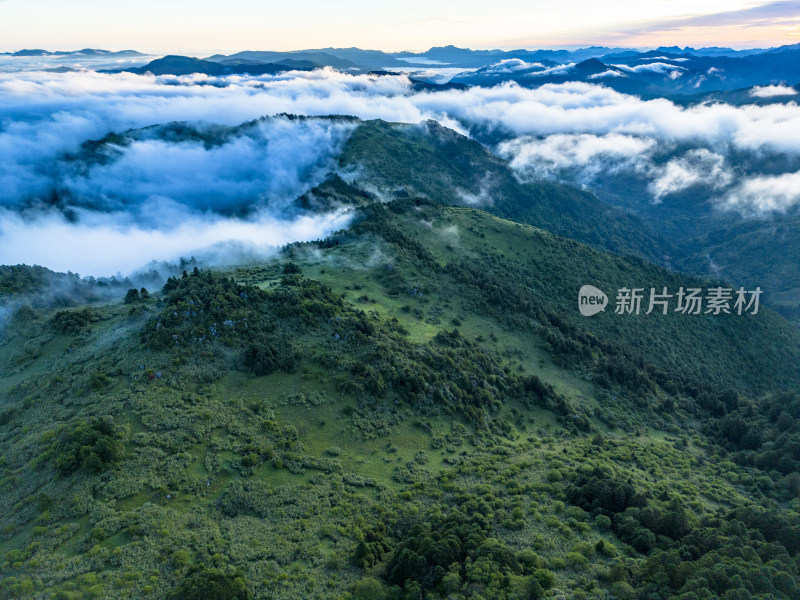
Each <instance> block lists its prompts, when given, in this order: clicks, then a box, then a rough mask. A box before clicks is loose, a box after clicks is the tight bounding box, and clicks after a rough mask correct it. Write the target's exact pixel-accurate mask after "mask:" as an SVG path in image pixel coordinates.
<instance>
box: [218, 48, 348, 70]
mask: <svg viewBox="0 0 800 600" xmlns="http://www.w3.org/2000/svg"><path fill="white" fill-rule="evenodd" d="M206 60H207V61H211V62H218V63H219V62H226V63H230V62H231V61H234V62H235V61H252V62H257V63H280V62H282V61H284V60H300V61H309V62H311V63H314V64H316V65H319V66H322V67H333V68H334V69H339V70H341V71H351V70H360V69H362V68H363V67H361V66H360V65H357V64H355V63H354V62H351V61H350V60H347V59H343V58H339V57H337V56H334V55H332V54H329V53H327V52H323V51H317V50H296V51H292V52H259V51H252V50H247V51H244V52H237V53H235V54H230V55H224V54H214V55H213V56H209V57H208V58H207V59H206Z"/></svg>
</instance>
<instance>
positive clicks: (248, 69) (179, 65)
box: [103, 55, 319, 75]
mask: <svg viewBox="0 0 800 600" xmlns="http://www.w3.org/2000/svg"><path fill="white" fill-rule="evenodd" d="M318 67H319V65H318V64H316V63H312V62H310V61H307V60H285V61H284V62H282V63H256V62H235V61H231V62H224V63H217V62H211V61H208V60H202V59H199V58H191V57H188V56H174V55H170V56H165V57H164V58H157V59H156V60H153V61H151V62H149V63H147V64H146V65H144V66H143V67H131V68H128V69H114V70H106V71H103V72H104V73H120V72H123V71H124V72H128V73H138V74H140V75H143V74H145V73H152V74H153V75H191V74H192V73H203V74H205V75H241V74H245V73H246V74H249V75H265V74H275V73H282V72H284V71H311V70H313V69H316V68H318Z"/></svg>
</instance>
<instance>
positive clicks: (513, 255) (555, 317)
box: [0, 197, 800, 600]
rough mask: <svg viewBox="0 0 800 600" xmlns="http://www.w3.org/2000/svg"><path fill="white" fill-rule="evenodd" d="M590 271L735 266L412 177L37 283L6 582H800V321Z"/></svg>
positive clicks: (652, 585) (102, 587)
mask: <svg viewBox="0 0 800 600" xmlns="http://www.w3.org/2000/svg"><path fill="white" fill-rule="evenodd" d="M189 270H191V269H189ZM20 277H21V278H22V280H21V281H22V283H20V282H19V281H17V278H20ZM9 281H10V283H11V285H13V286H14V287H13V291H10V288H7V287H6V288H3V289H2V291H3V294H4V296H3V297H4V298H7V299H8V298H13V297H15V296H16V295H17V294H19V293H20V292H21V291H24V290H25V289H26V284H25V283H24V281H25V278H24V268H20V269H19V274H17V275H15V278H14V279H13V280H9ZM587 282H591V283H593V284H594V285H596V286H598V287H599V288H600V289H603V290H606V291H608V292H612V290H615V289H617V288H619V287H620V286H625V285H647V286H653V287H656V288H657V289H661V288H662V287H668V288H669V289H675V288H676V287H679V286H685V287H692V286H703V287H705V286H707V285H710V282H705V281H701V280H697V279H694V278H687V277H685V276H682V275H679V274H676V273H673V272H669V271H666V270H663V269H660V268H657V267H654V266H652V265H649V264H647V263H645V262H643V261H641V260H633V259H625V258H621V257H619V256H615V255H611V254H608V253H604V252H600V251H596V250H593V249H591V248H589V247H587V246H584V245H581V244H579V243H576V242H574V241H572V240H568V239H564V238H561V237H558V236H555V235H553V234H551V233H548V232H546V231H543V230H540V229H536V228H533V227H530V226H527V225H523V224H519V223H515V222H513V221H507V220H504V219H501V218H498V217H495V216H492V215H490V214H488V213H486V212H483V211H481V210H477V209H474V208H466V207H448V206H444V205H442V204H441V203H438V202H432V201H430V200H427V199H425V198H422V197H411V198H405V199H397V200H394V201H389V202H375V201H372V202H370V203H367V204H364V205H362V208H361V209H360V210H359V217H358V219H357V220H356V221H355V222H354V224H353V225H352V226H351V227H350V228H349V229H348V230H346V231H342V232H339V233H337V234H335V235H334V236H332V237H331V238H328V239H326V240H322V241H320V242H315V243H310V244H295V245H292V246H291V247H288V248H286V249H285V250H284V252H283V253H282V254H281V255H280V256H279V257H278V258H276V259H273V260H269V261H263V262H256V263H253V264H249V265H243V266H242V267H240V268H238V269H235V270H231V271H228V272H215V271H208V270H197V269H195V270H194V271H192V272H189V273H184V275H182V276H178V277H173V278H170V279H169V280H168V281H167V282H166V284H165V285H164V286H163V288H161V289H160V290H158V289H152V288H151V289H150V290H146V291H145V292H142V290H139V289H131V290H129V292H128V293H127V294H126V295H125V300H124V301H116V302H106V303H95V304H91V305H85V306H80V307H76V308H73V309H69V310H64V309H50V308H46V307H45V308H38V309H36V308H29V307H25V306H23V307H21V308H18V309H17V310H16V311H15V312H14V313H13V314H12V315H11V316H10V317H9V319H8V321H7V322H6V326H5V328H4V330H3V335H2V338H0V358H2V360H0V365H2V372H0V397H2V404H0V452H1V453H2V457H3V459H2V461H1V462H0V487H2V490H3V494H4V498H5V504H6V506H7V507H8V508H7V509H6V510H4V511H2V513H0V525H2V529H1V530H2V532H3V536H2V538H0V549H2V551H3V556H4V557H5V558H4V563H3V571H4V578H3V579H2V580H0V593H2V594H3V595H4V596H5V597H13V598H27V597H30V598H46V597H51V596H53V595H55V596H56V597H66V598H85V597H93V598H118V597H120V595H123V594H124V595H125V596H126V597H131V598H145V597H163V598H170V599H184V598H185V599H188V598H198V597H203V595H204V594H205V595H206V596H207V595H209V594H211V595H212V596H213V597H214V598H215V599H216V600H224V599H233V598H237V599H238V598H292V597H310V598H322V597H346V598H390V597H404V596H405V597H415V594H418V592H419V591H420V590H424V592H425V593H426V594H427V595H428V597H429V598H437V599H444V598H447V597H448V596H452V594H455V593H458V594H463V595H466V594H474V593H479V594H480V595H481V596H482V597H484V598H490V597H497V598H499V597H508V594H509V593H511V592H513V593H515V594H516V595H517V597H527V598H542V597H545V595H546V594H547V593H548V592H549V593H550V594H551V595H553V596H559V595H568V594H572V592H571V591H570V590H572V591H574V590H577V589H581V590H591V594H593V595H595V596H599V597H602V596H603V595H611V596H613V597H635V596H636V595H639V596H641V595H644V594H650V595H652V594H659V595H661V596H662V597H669V596H670V595H672V596H678V595H683V596H684V597H714V595H715V594H718V592H719V590H721V589H722V590H726V592H728V593H729V595H730V592H731V591H733V592H735V593H737V594H739V595H740V596H742V597H748V596H750V597H757V596H758V595H762V596H764V597H771V598H787V599H789V598H793V597H797V595H798V593H800V578H799V577H798V571H797V557H798V552H800V544H798V540H799V539H800V526H799V525H798V522H797V512H796V508H794V505H793V504H791V499H792V498H793V497H796V495H797V493H798V490H799V489H800V481H798V479H797V477H796V471H797V469H798V468H800V462H798V458H800V457H797V456H796V454H795V453H793V451H792V448H794V445H796V444H797V442H798V439H800V419H799V418H798V417H799V416H800V397H798V396H797V394H796V393H791V392H780V391H779V388H782V387H784V386H785V387H788V388H792V387H793V388H794V389H796V388H797V386H798V384H800V370H799V369H797V365H798V364H799V363H798V361H800V356H798V348H800V332H798V331H797V330H796V329H794V328H793V327H791V326H789V325H788V324H787V323H786V322H785V321H784V320H782V319H781V318H780V317H777V316H776V315H774V314H772V313H771V312H770V311H769V310H762V311H760V312H759V314H757V315H735V314H732V315H720V316H711V315H699V316H692V315H682V314H676V313H674V312H672V313H670V314H668V315H661V314H660V313H658V312H656V313H654V314H651V315H644V314H641V315H638V316H636V315H623V314H614V312H613V311H612V310H610V308H611V307H609V310H607V311H606V312H604V313H600V314H598V315H595V316H594V317H582V316H580V314H579V313H578V311H577V306H576V301H577V291H578V289H579V287H580V286H581V285H583V284H585V283H587ZM30 285H33V286H35V285H37V284H36V282H35V280H34V281H33V282H32V283H31V284H30ZM743 557H746V559H745V558H743ZM59 565H60V566H59ZM208 590H212V592H208ZM587 597H591V596H589V593H588V592H587Z"/></svg>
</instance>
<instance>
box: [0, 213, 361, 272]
mask: <svg viewBox="0 0 800 600" xmlns="http://www.w3.org/2000/svg"><path fill="white" fill-rule="evenodd" d="M153 208H154V210H158V211H159V212H162V211H163V212H164V213H166V218H165V219H164V220H165V223H164V224H163V225H164V226H163V227H159V228H152V227H147V226H143V225H141V224H139V223H137V222H136V221H132V220H131V218H130V215H128V214H126V213H119V212H112V213H97V212H91V211H81V212H80V214H79V215H78V217H79V218H78V220H77V222H75V221H67V220H66V219H65V218H64V217H63V215H60V214H58V213H55V212H54V211H45V212H42V213H39V214H37V215H26V216H23V215H20V214H19V213H16V212H11V211H8V210H2V211H0V239H2V240H3V244H1V245H0V264H16V263H26V264H39V265H45V266H47V267H49V268H51V269H54V270H59V271H68V270H71V271H73V272H78V273H80V274H81V275H104V276H108V275H113V274H115V273H119V272H121V273H123V274H127V273H130V272H132V271H134V270H135V269H137V268H139V267H142V266H144V265H145V264H146V263H148V262H149V261H151V260H153V259H159V260H167V261H169V260H176V259H178V258H180V257H182V256H183V257H188V256H195V257H198V258H200V257H212V258H213V259H214V261H215V262H220V260H222V259H224V257H225V256H226V255H230V254H232V253H239V254H241V253H245V252H246V253H249V254H253V255H259V256H268V255H270V254H272V253H274V252H275V249H276V247H278V246H282V245H285V244H288V243H290V242H294V241H308V240H314V239H320V238H323V237H325V236H326V235H328V234H330V233H331V232H333V231H337V230H339V229H342V228H343V227H345V226H346V225H347V224H348V222H349V220H350V217H351V215H350V214H349V213H347V212H335V213H331V214H327V215H308V216H302V217H299V218H296V219H291V220H288V219H281V218H278V217H275V216H273V215H271V214H270V213H267V212H262V213H259V214H257V215H254V216H253V217H251V218H250V219H248V220H243V219H236V218H224V217H220V216H213V215H211V216H210V215H208V214H199V213H190V212H186V211H178V210H175V207H174V206H162V205H158V206H157V207H153Z"/></svg>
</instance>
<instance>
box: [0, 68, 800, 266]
mask: <svg viewBox="0 0 800 600" xmlns="http://www.w3.org/2000/svg"><path fill="white" fill-rule="evenodd" d="M512 66H513V65H509V68H511V67H512ZM281 113H289V114H296V115H307V116H311V117H316V116H325V115H353V116H357V117H360V118H362V119H374V118H381V119H385V120H388V121H397V122H409V123H414V122H418V121H421V120H424V119H429V118H432V119H436V120H438V121H440V122H441V123H442V124H443V125H445V126H448V127H452V128H454V129H456V130H458V131H460V132H462V133H465V134H468V135H471V136H472V137H475V138H476V139H479V140H481V141H483V142H484V143H486V144H487V145H490V146H491V147H493V148H496V150H497V151H498V153H499V154H501V155H503V156H506V157H507V158H509V159H510V161H511V165H512V166H513V168H515V169H516V170H517V172H518V174H519V176H520V177H521V178H536V177H552V178H564V179H568V180H577V181H578V182H579V183H585V184H589V185H592V183H593V182H594V181H595V180H596V179H597V178H600V177H603V176H606V175H608V174H609V173H627V174H629V175H630V176H631V177H638V178H640V179H641V180H642V181H644V182H645V183H646V190H647V198H646V200H647V201H649V202H669V201H670V197H671V195H673V194H675V193H679V192H681V191H683V190H687V189H690V188H692V187H695V186H703V189H704V193H705V194H706V195H707V196H708V197H709V198H711V199H712V200H713V201H714V202H715V203H716V204H717V205H718V206H720V207H721V208H724V209H727V210H737V211H740V212H743V213H746V214H757V213H760V212H763V211H786V210H792V209H793V208H794V207H795V206H796V205H797V204H798V202H800V191H797V190H800V188H798V186H797V185H795V183H794V182H795V180H796V179H797V176H798V171H800V135H798V132H800V108H798V106H797V104H796V103H794V102H787V103H784V104H780V103H776V104H769V105H766V106H756V105H747V106H732V105H727V104H704V105H697V106H693V107H688V108H687V107H681V106H678V105H676V104H673V103H672V102H669V101H668V100H664V99H656V100H642V99H639V98H636V97H633V96H627V95H624V94H621V93H618V92H615V91H613V90H610V89H608V88H605V87H602V86H601V85H590V84H585V83H566V84H558V85H556V84H552V85H544V86H541V87H539V88H536V89H526V88H523V87H520V86H517V85H515V84H504V85H500V86H497V87H493V88H480V87H473V88H469V89H465V90H464V89H442V90H439V91H429V90H420V89H418V88H417V87H415V85H414V84H413V83H412V82H411V81H410V80H409V79H408V78H406V77H405V76H401V75H398V76H380V77H378V76H372V75H357V76H352V75H346V74H342V73H339V72H335V71H331V70H317V71H313V72H302V73H300V72H295V73H287V74H283V75H278V76H259V77H248V76H230V77H226V78H215V77H209V76H200V75H198V76H184V77H176V76H160V77H154V76H151V75H141V76H140V75H133V74H125V73H123V74H116V75H109V74H99V73H94V72H88V71H87V72H72V73H45V72H26V73H14V74H0V156H2V157H3V160H2V161H0V207H1V208H0V263H3V264H13V263H19V262H28V263H32V262H36V263H40V264H43V265H45V266H48V267H52V268H56V269H71V270H73V271H78V272H81V273H83V274H95V275H109V274H113V273H115V272H117V271H122V272H125V271H127V270H130V269H133V268H135V267H137V266H139V265H142V264H144V263H146V262H148V261H150V260H152V259H164V260H170V259H174V258H177V257H178V256H182V255H183V256H185V255H188V254H190V253H193V252H197V251H199V250H201V249H202V248H204V247H208V246H213V245H215V244H217V245H219V244H222V243H223V242H225V241H226V240H235V241H238V242H242V243H245V244H251V245H255V246H257V247H258V248H265V247H267V246H270V245H275V244H284V243H287V242H290V241H294V240H302V239H313V238H317V237H320V236H324V235H326V234H327V233H328V232H330V231H333V230H335V229H338V228H340V227H342V226H343V225H345V224H346V222H347V218H348V217H347V215H345V214H343V213H342V212H338V211H337V212H334V213H331V214H324V215H319V214H301V213H299V212H298V211H297V209H296V208H294V205H293V204H292V200H293V199H294V198H296V197H298V196H300V195H302V194H303V193H304V192H305V191H307V190H308V189H309V188H311V187H313V186H314V185H316V184H318V183H319V182H320V181H322V179H323V178H324V177H325V175H326V174H327V173H328V172H329V171H332V170H336V168H337V167H336V164H337V163H336V157H337V154H338V153H339V152H340V150H341V148H342V147H343V146H344V144H345V143H346V141H347V139H348V136H349V134H350V132H351V131H352V130H353V128H354V127H356V126H357V122H356V121H353V120H348V119H327V118H326V119H316V118H314V119H292V118H288V117H281V116H279V117H274V118H268V119H260V118H261V117H263V116H273V115H279V114H281ZM254 119H260V120H258V121H256V122H250V121H252V120H254ZM173 121H182V122H186V124H184V125H180V126H170V127H164V126H160V127H151V126H153V125H161V124H166V123H170V122H173ZM242 124H244V125H242ZM142 128H147V129H142ZM126 132H127V133H126ZM111 133H115V134H120V135H116V136H112V137H108V138H106V139H103V138H105V136H108V135H109V134H111ZM87 140H103V142H102V143H91V144H85V142H87ZM733 157H736V158H735V160H734V158H733Z"/></svg>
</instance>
